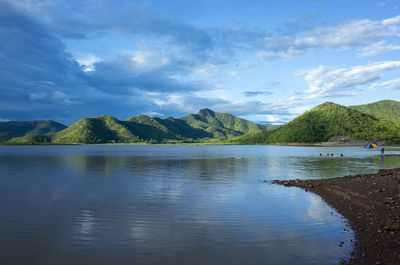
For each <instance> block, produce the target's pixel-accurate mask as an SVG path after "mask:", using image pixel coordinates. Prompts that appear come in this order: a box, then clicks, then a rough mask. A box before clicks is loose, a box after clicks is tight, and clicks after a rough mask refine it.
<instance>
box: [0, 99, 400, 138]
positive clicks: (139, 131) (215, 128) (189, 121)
mask: <svg viewBox="0 0 400 265" xmlns="http://www.w3.org/2000/svg"><path fill="white" fill-rule="evenodd" d="M31 123H32V124H34V123H35V122H31ZM9 124H10V125H11V126H10V128H11V129H12V130H11V129H10V130H9V131H10V132H9V131H7V130H6V129H4V128H6V127H7V126H5V125H6V123H0V129H1V128H3V131H2V132H3V141H6V140H9V139H11V138H13V137H16V138H13V139H11V140H10V142H11V143H15V144H18V143H21V144H22V143H30V144H49V143H50V144H93V143H139V142H141V143H142V142H144V143H228V144H272V143H319V142H324V141H327V140H328V139H329V138H331V137H335V136H343V137H344V136H345V137H350V138H353V139H363V140H372V139H374V140H376V139H386V140H388V141H389V142H392V143H397V142H399V141H400V140H399V139H400V133H399V131H400V103H399V102H396V101H390V100H385V101H379V102H376V103H372V104H367V105H361V106H351V107H345V106H341V105H338V104H334V103H331V102H326V103H324V104H321V105H319V106H317V107H315V108H313V109H312V110H310V111H307V112H305V113H304V114H302V115H300V116H298V117H297V118H295V119H293V120H292V121H290V122H289V123H287V124H285V125H283V126H266V125H259V124H255V123H252V122H250V121H247V120H244V119H240V118H238V117H235V116H233V115H231V114H228V113H217V112H213V111H212V110H209V109H202V110H200V111H199V112H198V113H197V114H190V115H187V116H185V117H182V118H178V119H175V118H172V117H168V118H165V119H161V118H158V117H148V116H145V115H139V116H134V117H131V118H129V119H127V120H125V121H121V120H118V119H116V118H114V117H112V116H99V117H95V118H85V119H82V120H80V121H78V122H77V123H75V124H73V125H71V126H70V127H68V128H65V126H63V125H62V124H58V123H55V122H51V121H46V122H41V125H40V126H39V125H36V126H33V125H29V123H27V124H28V125H29V126H30V127H29V126H27V125H26V124H25V125H24V126H25V127H24V126H22V123H21V125H20V127H18V126H16V125H15V124H14V123H13V122H11V123H9ZM45 124H47V126H45ZM50 125H51V126H50ZM56 125H57V126H58V127H57V126H56ZM1 126H3V127H1ZM17 127H18V128H19V129H18V130H17V129H15V128H17ZM21 128H24V129H21ZM275 128H277V129H276V130H271V129H275ZM61 129H63V130H61ZM16 132H18V133H16ZM12 133H13V134H12ZM4 135H5V136H4ZM10 135H12V136H10Z"/></svg>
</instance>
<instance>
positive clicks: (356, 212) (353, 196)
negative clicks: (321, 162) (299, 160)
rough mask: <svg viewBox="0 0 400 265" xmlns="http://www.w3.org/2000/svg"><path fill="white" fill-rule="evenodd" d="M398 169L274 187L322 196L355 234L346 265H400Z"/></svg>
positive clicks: (285, 182)
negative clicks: (353, 246) (352, 249)
mask: <svg viewBox="0 0 400 265" xmlns="http://www.w3.org/2000/svg"><path fill="white" fill-rule="evenodd" d="M399 174H400V168H397V169H387V170H386V169H383V170H379V172H378V173H377V174H369V175H355V176H345V177H341V178H332V179H318V180H291V181H279V180H276V181H275V183H277V184H281V185H285V186H296V187H299V188H303V189H305V190H306V191H311V192H313V193H315V194H318V195H319V196H321V197H322V198H323V199H324V200H325V201H326V202H327V203H328V204H330V205H331V206H332V207H334V208H335V209H336V210H337V211H338V212H339V213H340V214H341V215H343V216H344V217H345V218H346V219H347V220H348V221H349V224H350V226H351V228H352V229H353V231H354V232H355V236H356V242H355V249H354V253H353V256H352V258H351V259H350V260H348V261H346V262H347V263H348V264H387V265H391V264H396V265H399V264H400V195H399V194H400V184H399Z"/></svg>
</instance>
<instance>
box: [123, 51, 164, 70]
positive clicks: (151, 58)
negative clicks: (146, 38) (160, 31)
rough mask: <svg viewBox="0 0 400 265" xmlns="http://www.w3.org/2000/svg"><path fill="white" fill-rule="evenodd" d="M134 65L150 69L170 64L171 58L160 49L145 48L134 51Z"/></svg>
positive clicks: (139, 68) (138, 67)
mask: <svg viewBox="0 0 400 265" xmlns="http://www.w3.org/2000/svg"><path fill="white" fill-rule="evenodd" d="M131 60H132V63H133V65H134V67H135V68H136V69H138V70H143V71H148V70H153V69H156V68H160V67H163V66H166V65H168V64H169V63H170V62H171V60H170V59H169V57H168V56H167V55H166V54H165V53H164V52H163V51H161V50H159V49H145V50H139V51H134V52H133V53H132V56H131Z"/></svg>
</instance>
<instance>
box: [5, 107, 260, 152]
mask: <svg viewBox="0 0 400 265" xmlns="http://www.w3.org/2000/svg"><path fill="white" fill-rule="evenodd" d="M262 128H263V127H262V126H259V125H257V124H254V123H252V122H249V121H247V120H244V119H240V118H237V117H235V116H233V115H231V114H226V113H217V112H213V111H212V110H209V109H203V110H200V111H199V112H198V113H197V114H190V115H188V116H186V117H182V118H178V119H175V118H172V117H168V118H165V119H160V118H158V117H148V116H146V115H138V116H134V117H131V118H129V119H127V120H125V121H121V120H118V119H116V118H114V117H112V116H99V117H94V118H85V119H82V120H80V121H78V122H76V123H75V124H73V125H71V126H70V127H68V128H66V129H64V130H62V131H59V132H57V133H54V134H52V135H27V136H23V137H17V138H14V139H12V140H11V141H10V142H11V143H53V144H93V143H135V142H148V143H168V142H212V141H214V142H216V141H220V140H224V139H227V138H229V137H231V136H238V135H243V134H244V133H247V132H255V131H257V130H261V129H262Z"/></svg>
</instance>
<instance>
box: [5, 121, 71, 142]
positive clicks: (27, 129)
mask: <svg viewBox="0 0 400 265" xmlns="http://www.w3.org/2000/svg"><path fill="white" fill-rule="evenodd" d="M65 128H67V126H65V125H64V124H61V123H58V122H55V121H51V120H50V121H6V122H0V142H4V141H8V140H10V139H12V138H15V137H21V136H25V135H29V134H30V135H39V134H40V135H42V134H48V133H55V132H58V131H61V130H63V129H65Z"/></svg>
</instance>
